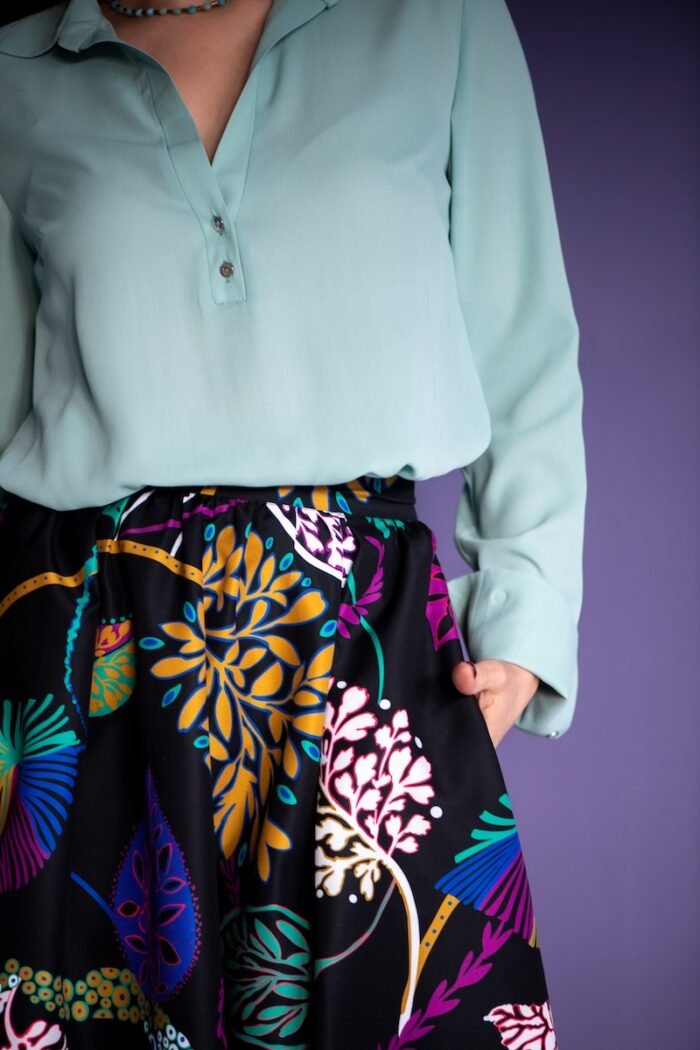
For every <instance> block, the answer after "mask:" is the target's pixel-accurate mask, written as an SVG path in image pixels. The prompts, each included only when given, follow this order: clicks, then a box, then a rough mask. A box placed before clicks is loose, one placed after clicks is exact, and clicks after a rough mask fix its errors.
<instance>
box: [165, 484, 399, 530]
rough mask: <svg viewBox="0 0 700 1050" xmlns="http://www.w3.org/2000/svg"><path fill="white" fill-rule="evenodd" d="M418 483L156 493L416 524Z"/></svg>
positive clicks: (230, 487) (217, 488) (177, 488)
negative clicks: (291, 507)
mask: <svg viewBox="0 0 700 1050" xmlns="http://www.w3.org/2000/svg"><path fill="white" fill-rule="evenodd" d="M415 490H416V485H415V481H413V480H411V479H410V478H405V477H403V476H402V475H400V474H394V475H392V476H391V477H374V476H373V475H371V474H364V475H361V476H360V477H358V478H354V479H352V480H351V481H345V482H339V483H336V484H328V485H231V484H227V485H204V486H201V487H194V488H193V487H191V486H173V487H167V488H165V489H161V490H158V489H156V490H153V491H154V492H157V491H163V492H177V493H178V494H181V496H182V497H183V498H186V497H187V495H188V494H192V495H193V496H194V495H196V496H198V497H200V498H201V497H207V498H208V497H212V496H213V497H215V498H216V499H224V500H228V499H243V500H248V501H250V502H258V503H268V502H272V503H282V504H288V505H292V506H294V505H296V506H299V507H311V508H313V509H315V510H320V511H325V512H331V513H335V514H338V513H342V514H345V515H347V516H353V515H362V516H363V517H376V518H394V519H399V520H401V521H415V520H416V519H417V511H416V492H415Z"/></svg>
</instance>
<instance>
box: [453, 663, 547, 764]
mask: <svg viewBox="0 0 700 1050" xmlns="http://www.w3.org/2000/svg"><path fill="white" fill-rule="evenodd" d="M452 681H453V682H454V684H455V686H456V687H457V688H458V689H459V691H460V692H461V693H464V694H465V695H466V696H474V697H476V699H477V702H478V704H479V707H480V709H481V713H482V714H483V716H484V719H485V721H486V725H487V726H488V730H489V733H490V734H491V740H492V741H493V746H494V747H497V746H498V744H500V742H501V740H502V739H503V737H504V736H505V735H506V733H507V732H508V730H509V729H511V728H512V727H513V725H514V724H515V722H516V721H517V719H518V718H519V716H520V715H521V713H522V712H523V710H524V709H525V707H526V706H527V704H528V703H529V702H530V700H531V699H532V697H533V696H534V695H535V692H536V690H537V687H538V685H539V682H540V680H539V678H538V677H537V675H535V674H533V673H532V671H528V670H527V669H526V668H524V667H521V666H520V664H513V663H510V662H509V661H508V660H479V661H478V662H477V663H474V662H473V661H471V660H460V661H459V663H457V664H455V666H454V668H453V669H452Z"/></svg>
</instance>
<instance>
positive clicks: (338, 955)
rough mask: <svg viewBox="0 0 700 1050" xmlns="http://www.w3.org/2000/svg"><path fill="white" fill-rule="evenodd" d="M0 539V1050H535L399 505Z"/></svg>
mask: <svg viewBox="0 0 700 1050" xmlns="http://www.w3.org/2000/svg"><path fill="white" fill-rule="evenodd" d="M0 513H1V517H0V552H1V558H0V1048H2V1050H16V1048H19V1047H31V1048H32V1050H43V1048H49V1050H117V1048H119V1050H128V1048H132V1047H133V1048H135V1050H138V1048H149V1047H150V1048H155V1047H162V1048H168V1050H175V1048H190V1047H192V1048H194V1050H224V1048H228V1050H233V1048H234V1047H235V1048H238V1047H244V1046H246V1047H265V1048H269V1050H302V1048H313V1050H409V1048H417V1050H437V1048H440V1050H454V1048H457V1047H469V1048H470V1050H488V1048H493V1050H496V1048H498V1047H502V1046H505V1047H511V1048H517V1050H555V1047H556V1037H555V1034H554V1027H553V1022H552V1012H551V1006H550V1003H549V1000H548V993H547V987H546V982H545V976H544V971H543V965H542V958H541V954H540V944H539V938H538V931H537V924H536V921H535V914H534V910H533V902H532V898H531V894H530V888H529V885H528V878H527V873H526V869H525V863H524V860H523V853H522V848H521V843H520V839H519V836H518V829H517V825H516V821H515V819H514V814H513V807H512V803H511V799H510V797H509V794H508V790H507V788H506V785H505V783H504V779H503V774H502V770H501V767H500V763H499V759H498V757H497V755H496V750H495V748H494V746H493V744H492V741H491V737H490V734H489V732H488V729H487V724H486V722H485V720H484V717H483V715H482V714H481V711H480V709H479V706H478V703H477V700H476V699H475V698H474V697H467V696H465V695H463V694H462V693H461V692H459V690H457V688H456V687H455V686H454V685H453V683H452V680H451V670H452V668H453V666H454V664H455V663H456V662H457V661H459V660H460V659H462V658H463V655H464V653H463V649H462V643H461V640H460V636H459V632H458V630H457V626H456V624H455V620H454V613H453V609H452V607H451V604H450V601H449V596H448V591H447V585H446V581H445V576H444V573H443V571H442V568H441V565H440V563H439V560H438V557H437V554H436V545H435V535H434V534H433V532H432V531H431V530H430V528H429V527H428V526H427V525H426V524H425V523H423V522H422V521H420V520H419V519H418V518H417V514H416V507H415V485H414V483H413V482H412V481H409V480H408V479H406V478H403V477H401V476H398V475H397V476H394V477H391V478H375V477H372V476H369V475H365V476H362V477H360V478H356V479H354V480H351V481H349V482H347V483H343V484H338V485H328V486H321V485H306V486H303V485H302V486H292V487H274V486H261V487H244V486H232V485H224V486H209V487H200V488H186V487H160V488H159V487H156V488H146V489H141V490H140V491H139V492H136V493H133V494H131V495H129V496H127V497H125V498H124V499H121V500H119V501H116V502H114V503H112V504H110V505H108V506H103V507H91V508H81V509H77V510H63V511H59V510H55V509H51V508H46V507H42V506H40V505H38V504H35V503H32V502H29V501H27V500H25V499H23V498H22V497H20V496H18V495H15V494H12V493H9V494H8V493H5V494H3V501H2V507H1V510H0Z"/></svg>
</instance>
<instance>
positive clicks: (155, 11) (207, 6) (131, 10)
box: [107, 0, 227, 18]
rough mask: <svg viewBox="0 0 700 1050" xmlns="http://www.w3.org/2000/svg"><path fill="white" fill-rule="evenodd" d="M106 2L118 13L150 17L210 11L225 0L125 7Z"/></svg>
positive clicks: (114, 0)
mask: <svg viewBox="0 0 700 1050" xmlns="http://www.w3.org/2000/svg"><path fill="white" fill-rule="evenodd" d="M107 3H108V4H109V6H110V7H113V8H114V10H115V11H118V12H119V14H120V15H133V16H134V17H135V18H150V17H151V16H152V15H194V14H196V13H197V11H212V10H213V9H214V8H215V7H223V6H224V4H225V3H227V0H205V2H204V3H203V4H186V5H185V6H184V7H126V6H125V5H124V4H120V3H119V0H107Z"/></svg>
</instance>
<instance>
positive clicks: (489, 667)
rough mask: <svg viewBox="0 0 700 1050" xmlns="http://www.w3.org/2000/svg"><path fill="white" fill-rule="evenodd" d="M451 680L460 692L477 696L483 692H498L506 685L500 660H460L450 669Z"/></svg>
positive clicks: (504, 673) (505, 675)
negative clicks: (476, 661) (475, 661)
mask: <svg viewBox="0 0 700 1050" xmlns="http://www.w3.org/2000/svg"><path fill="white" fill-rule="evenodd" d="M452 680H453V682H454V684H455V685H456V686H457V688H458V689H459V690H460V692H462V693H465V694H466V695H467V696H477V695H479V694H482V693H484V692H498V691H499V690H501V689H503V688H504V687H505V685H506V684H507V674H506V672H505V668H504V667H503V662H502V661H501V660H479V661H478V663H476V664H475V663H474V662H473V661H472V660H460V661H459V663H457V664H455V666H454V667H453V669H452Z"/></svg>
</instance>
